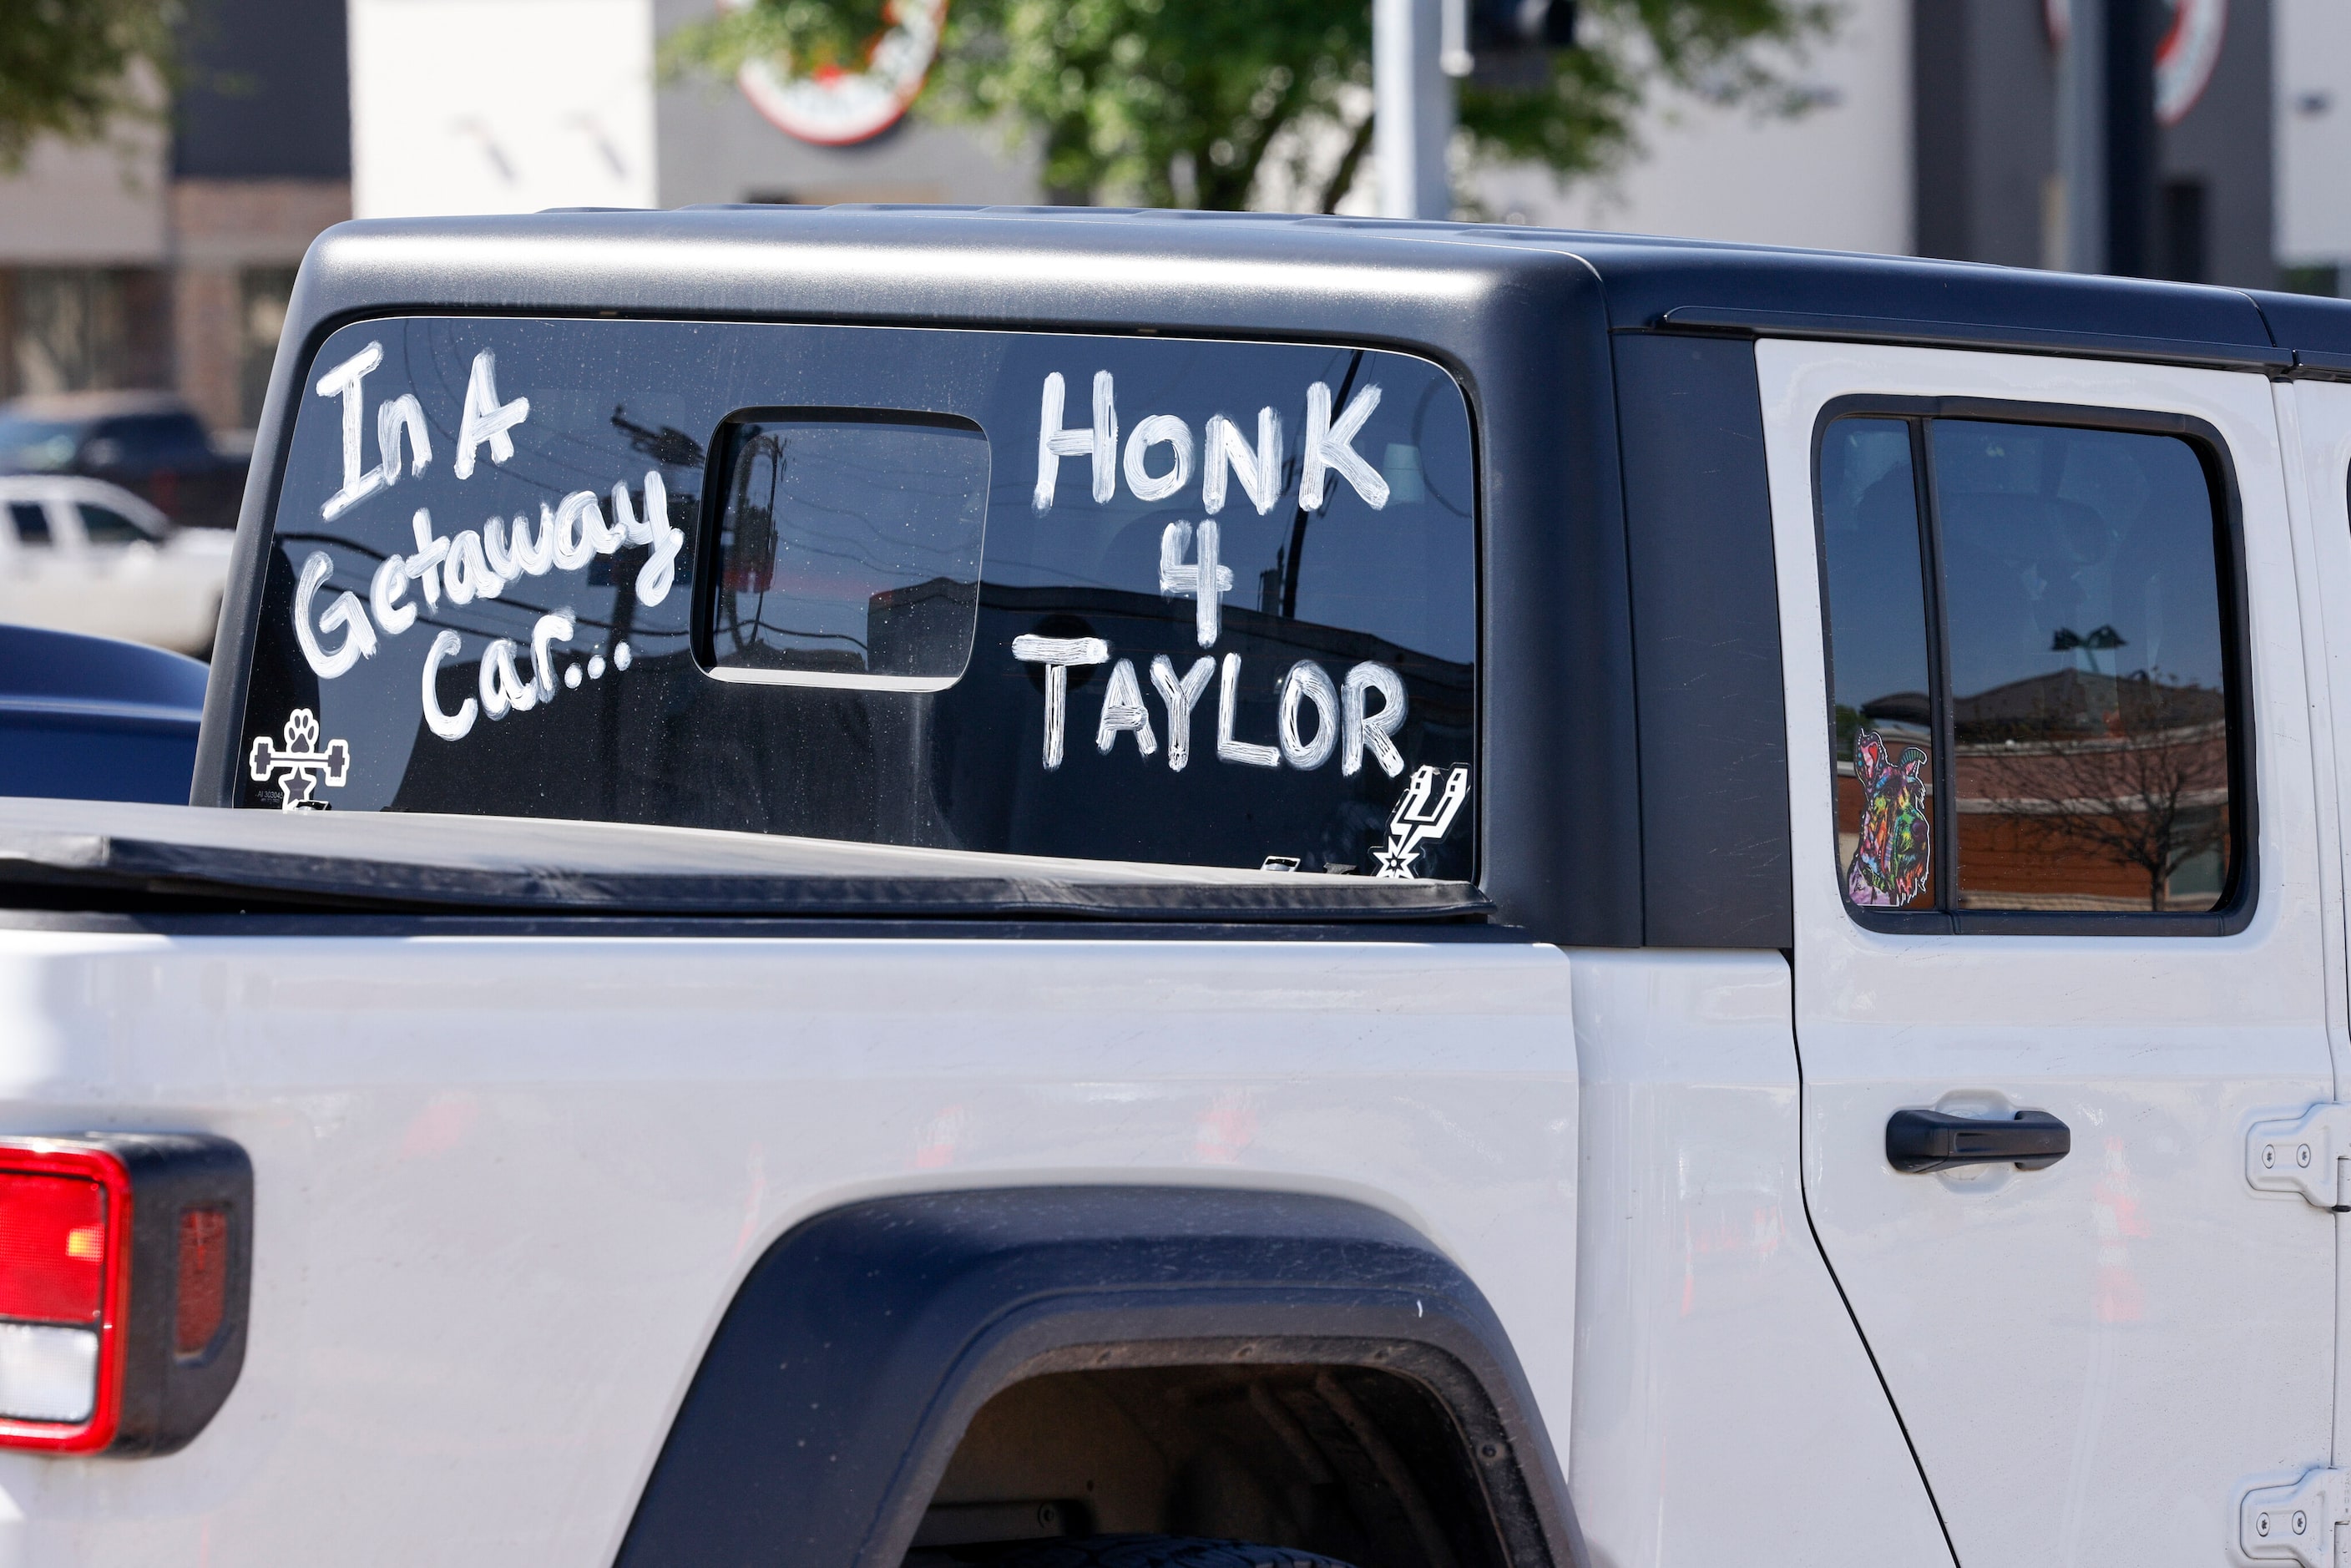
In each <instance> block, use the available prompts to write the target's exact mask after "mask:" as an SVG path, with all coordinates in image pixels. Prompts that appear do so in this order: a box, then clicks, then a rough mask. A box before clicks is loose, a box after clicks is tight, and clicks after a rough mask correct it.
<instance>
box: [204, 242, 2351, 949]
mask: <svg viewBox="0 0 2351 1568" xmlns="http://www.w3.org/2000/svg"><path fill="white" fill-rule="evenodd" d="M419 312H426V313H434V314H448V313H465V312H482V313H496V314H517V315H551V316H566V315H617V316H630V317H644V318H705V319H747V320H759V319H766V320H782V321H804V322H859V323H870V324H881V325H891V324H895V325H914V324H921V325H936V326H954V327H964V328H990V327H996V328H1007V329H1013V328H1018V329H1023V330H1029V331H1034V330H1039V329H1045V330H1051V329H1069V330H1073V331H1076V330H1082V331H1086V332H1095V333H1100V332H1121V331H1134V332H1158V333H1167V334H1182V335H1186V336H1206V337H1231V338H1250V339H1270V340H1289V341H1309V342H1311V341H1331V342H1343V343H1347V344H1353V345H1371V346H1383V347H1391V348H1396V349H1401V350H1409V351H1412V352H1415V353H1418V354H1421V355H1424V356H1426V357H1427V358H1430V359H1432V360H1435V361H1438V362H1439V363H1441V364H1443V365H1445V366H1446V367H1447V370H1449V371H1451V372H1452V373H1453V374H1454V375H1455V376H1457V377H1458V379H1459V381H1460V382H1461V384H1462V386H1463V388H1464V390H1465V392H1467V394H1468V399H1469V403H1470V408H1471V413H1472V418H1473V422H1474V427H1475V433H1476V440H1477V444H1478V449H1479V469H1480V473H1479V481H1480V486H1479V488H1480V528H1481V547H1480V548H1481V552H1482V559H1481V561H1480V578H1481V619H1482V622H1483V632H1482V646H1481V648H1480V651H1479V691H1480V707H1481V714H1480V723H1479V731H1480V734H1481V737H1482V738H1481V740H1480V743H1479V744H1480V749H1481V753H1482V755H1481V758H1480V788H1479V792H1478V795H1477V797H1476V800H1477V802H1478V810H1479V841H1480V843H1481V844H1482V845H1483V850H1482V855H1481V864H1482V867H1483V874H1482V880H1483V883H1484V886H1485V888H1486V891H1487V892H1488V893H1489V894H1490V895H1491V896H1492V897H1493V899H1494V900H1495V903H1496V905H1497V907H1498V910H1499V915H1500V916H1501V918H1503V919H1506V920H1509V921H1511V922H1513V923H1515V924H1517V925H1520V926H1522V927H1524V928H1525V929H1527V930H1528V931H1529V932H1531V934H1533V935H1534V936H1537V937H1538V938H1540V939H1541V940H1546V941H1554V942H1561V943H1567V944H1576V945H1593V946H1638V945H1642V944H1645V943H1646V944H1650V945H1667V946H1733V947H1784V946H1788V945H1789V943H1790V941H1791V940H1792V936H1791V920H1792V917H1791V914H1790V895H1789V887H1788V867H1789V860H1788V847H1787V836H1788V810H1787V770H1786V758H1785V720H1784V716H1783V712H1784V710H1783V705H1782V683H1781V672H1780V657H1779V630H1778V612H1777V608H1776V602H1775V598H1774V589H1773V571H1772V564H1771V530H1770V512H1769V501H1768V495H1767V492H1766V488H1765V484H1764V476H1763V469H1762V459H1761V408H1760V405H1759V402H1758V394H1757V390H1756V385H1755V381H1754V373H1753V359H1752V350H1751V348H1750V346H1749V344H1748V342H1747V340H1751V339H1752V338H1755V337H1758V336H1765V335H1770V336H1793V337H1813V338H1832V339H1850V340H1873V341H1886V342H1906V343H1922V344H1942V345H1952V346H1967V347H1976V348H1986V349H2001V350H2021V351H2026V352H2040V353H2062V354H2069V355H2086V356H2095V357H2102V358H2116V359H2126V360H2145V361H2156V362H2162V363H2170V364H2187V365H2201V366H2210V367H2215V368H2227V369H2238V370H2248V371H2261V372H2263V373H2266V374H2269V375H2273V376H2281V377H2283V376H2294V375H2329V374H2343V375H2346V376H2351V302H2333V301H2322V300H2312V299H2302V298H2294V297H2289V296H2277V295H2262V296H2258V297H2256V296H2253V295H2250V294H2246V293H2242V292H2239V291H2234V290H2229V289H2220V288H2210V287H2195V286H2189V285H2180V284H2168V283H2153V282H2142V281H2137V280H2124V279H2114V278H2095V277H2075V276H2070V275H2064V274H2050V273H2036V272H2025V271H2018V270H2012V269H2008V268H2001V267H1982V266H1976V265H1971V264H1962V263H1952V262H1938V261H1919V260H1910V259H1904V258H1896V257H1886V256H1858V255H1838V254H1828V253H1820V252H1809V251H1796V250H1785V249H1776V248H1771V247H1764V246H1728V245H1717V244H1708V243H1701V242H1696V241H1684V240H1664V239H1644V238H1637V237H1631V236H1625V235H1588V234H1572V233H1562V232H1556V231H1550V230H1540V229H1530V228H1518V227H1506V226H1478V225H1457V224H1446V223H1399V222H1387V221H1380V220H1368V219H1349V218H1326V217H1304V218H1301V217H1291V216H1287V215H1280V214H1194V213H1165V212H1122V211H1112V210H1104V209H1087V208H1062V207H1049V208H1000V207H988V208H956V207H888V206H860V207H831V208H794V207H781V206H769V205H762V206H741V207H693V208H686V209H683V210H679V211H674V212H635V211H604V210H581V211H569V212H555V213H544V214H536V215H532V216H514V217H475V218H441V219H431V220H422V219H419V220H402V221H377V222H361V223H350V224H343V225H338V226H336V227H335V228H332V229H329V231H327V233H325V234H324V235H320V236H319V239H318V241H317V242H316V243H315V244H314V245H313V246H311V249H310V253H309V256H308V258H307V259H306V261H305V262H304V264H303V267H302V271H301V275H300V277H299V279H298V283H297V285H296V287H295V291H294V297H293V301H292V306H291V309H290V313H289V316H288V319H287V333H286V336H285V337H284V339H283V340H282V347H281V350H280V352H279V355H278V359H277V367H276V370H275V371H274V372H273V375H272V378H271V382H270V390H269V395H268V399H267V402H266V406H265V410H264V413H263V416H262V419H261V421H260V428H259V432H258V439H257V441H256V448H255V453H256V475H257V476H260V477H261V478H262V480H263V482H261V483H256V484H254V485H252V486H249V487H248V489H247V492H246V499H245V510H244V514H243V517H242V521H241V524H240V527H239V529H238V538H237V546H236V557H235V566H234V567H233V569H232V571H231V575H230V581H229V585H228V602H227V606H226V610H225V614H224V617H223V627H224V635H223V637H222V640H221V644H220V648H219V652H218V654H217V658H216V664H215V666H214V668H215V669H216V670H217V671H219V672H220V673H221V675H222V678H219V679H216V680H214V682H213V683H212V685H211V689H210V694H209V696H208V699H207V705H206V710H205V722H204V735H203V740H202V743H201V745H200V747H199V751H198V758H197V767H196V784H195V789H194V791H193V801H194V803H195V804H198V805H225V804H227V803H228V801H229V800H230V799H231V794H230V791H231V789H232V787H233V780H234V778H235V766H236V763H237V760H238V758H237V753H238V736H239V734H240V731H241V728H242V725H243V718H244V715H243V711H242V710H243V705H244V701H245V691H246V680H247V675H248V673H249V670H250V666H251V664H252V659H253V652H254V638H255V632H256V613H255V612H256V596H257V594H258V591H259V585H260V583H261V580H262V571H263V567H264V564H265V554H266V549H265V547H266V543H267V538H268V532H269V527H270V519H271V517H272V516H273V514H274V512H275V508H276V500H277V497H276V494H275V480H274V476H275V475H276V474H277V472H278V471H279V469H280V466H281V457H282V454H283V452H284V449H285V444H286V442H287V439H288V437H289V436H290V434H291V429H292V415H293V413H294V411H295V408H296V405H297V403H298V391H299V388H300V385H301V382H300V381H299V380H298V376H301V375H306V374H307V371H308V365H309V360H310V356H311V353H312V352H313V351H314V350H315V349H316V347H317V346H318V344H319V342H320V341H321V340H323V339H324V338H325V336H326V335H327V334H328V333H329V332H330V331H331V330H333V329H335V328H336V327H338V326H340V325H341V324H343V323H345V322H348V321H350V320H353V319H361V318H366V317H371V316H389V315H400V314H413V313H419Z"/></svg>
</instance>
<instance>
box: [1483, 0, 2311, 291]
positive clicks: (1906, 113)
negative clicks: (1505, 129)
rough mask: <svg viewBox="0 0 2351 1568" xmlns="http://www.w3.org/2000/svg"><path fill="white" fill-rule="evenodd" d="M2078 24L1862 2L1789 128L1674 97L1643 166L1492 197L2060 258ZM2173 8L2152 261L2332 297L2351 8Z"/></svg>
mask: <svg viewBox="0 0 2351 1568" xmlns="http://www.w3.org/2000/svg"><path fill="white" fill-rule="evenodd" d="M2170 15H2171V16H2172V18H2173V20H2174V21H2175V22H2176V23H2177V24H2178V25H2179V33H2178V35H2177V37H2174V38H2173V39H2172V40H2171V48H2170V52H2169V54H2168V57H2167V60H2166V69H2165V72H2164V74H2163V75H2161V76H2160V77H2159V78H2158V79H2159V81H2161V82H2162V83H2163V94H2162V96H2164V98H2165V108H2166V110H2167V111H2168V116H2167V117H2168V121H2169V122H2168V123H2167V124H2165V125H2164V126H2163V128H2162V130H2161V131H2160V132H2159V136H2158V141H2159V147H2158V171H2159V172H2158V192H2157V212H2156V225H2155V226H2156V233H2155V235H2154V236H2153V238H2154V246H2153V255H2154V257H2155V264H2156V265H2155V270H2156V271H2157V272H2158V274H2159V275H2160V276H2163V277H2172V278H2178V279H2182V280H2186V281H2192V282H2205V283H2220V284H2230V285H2234V286H2237V287H2261V288H2268V287H2278V286H2279V284H2280V283H2281V281H2283V282H2285V283H2288V284H2290V285H2292V286H2294V287H2315V288H2319V289H2322V290H2324V291H2327V292H2332V291H2334V288H2335V284H2336V282H2337V280H2338V279H2340V278H2343V277H2346V276H2351V180H2346V178H2345V175H2344V171H2345V170H2346V169H2351V11H2346V8H2345V5H2344V0H2178V3H2177V5H2176V6H2175V7H2174V9H2173V10H2172V12H2171V13H2170ZM2063 24H2064V0H1851V3H1850V4H1849V5H1847V6H1846V7H1845V10H1844V18H1843V20H1842V21H1841V22H1840V24H1839V25H1838V27H1837V30H1836V33H1835V34H1834V37H1831V38H1830V39H1829V40H1828V41H1826V42H1825V43H1823V44H1820V45H1817V46H1815V47H1813V48H1812V49H1810V50H1809V51H1807V52H1806V54H1805V55H1804V56H1803V57H1801V58H1800V59H1799V60H1798V61H1796V62H1794V63H1793V65H1792V68H1791V74H1792V78H1793V79H1794V81H1795V82H1796V84H1797V85H1798V88H1799V89H1800V93H1799V96H1800V98H1801V99H1802V100H1803V101H1804V102H1805V103H1806V105H1807V107H1806V109H1805V110H1804V112H1802V113H1801V114H1799V115H1798V116H1796V117H1795V118H1793V119H1787V120H1758V119H1757V118H1756V116H1755V115H1754V114H1753V113H1752V112H1751V111H1750V110H1746V109H1741V108H1737V107H1722V106H1719V105H1715V104H1711V103H1708V101H1706V99H1704V98H1703V97H1701V96H1698V95H1686V94H1685V95H1669V96H1667V98H1666V99H1664V100H1663V101H1662V102H1660V103H1659V104H1658V105H1657V107H1656V110H1655V112H1654V113H1652V114H1651V116H1650V117H1649V118H1648V120H1647V121H1646V124H1645V126H1644V129H1643V140H1644V142H1645V144H1646V150H1647V156H1646V157H1645V158H1643V159H1642V160H1641V161H1639V162H1636V163H1635V164H1633V165H1632V166H1631V167H1629V168H1628V169H1626V170H1625V171H1623V172H1621V173H1619V174H1617V175H1616V176H1614V177H1613V178H1611V179H1606V180H1602V181H1597V182H1593V183H1590V184H1588V185H1586V186H1583V187H1581V188H1578V189H1576V190H1573V191H1571V192H1569V193H1559V192H1557V191H1555V190H1553V189H1552V188H1551V187H1550V182H1549V181H1548V180H1547V179H1545V178H1543V177H1542V176H1540V175H1534V174H1513V173H1501V174H1493V175H1488V176H1486V177H1485V178H1484V180H1483V181H1482V182H1481V183H1480V186H1479V193H1480V194H1481V195H1482V196H1483V198H1484V204H1485V205H1486V206H1487V207H1488V208H1489V210H1491V211H1494V212H1496V213H1497V214H1498V215H1499V214H1511V215H1522V216H1524V217H1525V218H1526V219H1527V220H1528V221H1531V222H1536V223H1552V224H1561V225H1566V226H1571V227H1600V228H1610V229H1622V230H1629V231H1642V232H1649V233H1658V234H1672V235H1689V236H1692V237H1696V238H1706V239H1729V240H1742V241H1752V242H1759V243H1762V244H1778V245H1807V246H1831V247H1837V248H1853V249H1860V250H1876V251H1891V252H1907V253H1911V254H1915V255H1921V256H1944V257H1949V258H1951V259H1954V260H1962V261H1983V262H1993V263H2000V264H2003V265H2007V266H2012V267H2055V266H2060V265H2062V264H2063V259H2064V226H2063V225H2064V212H2065V202H2064V185H2063V182H2062V180H2061V178H2060V176H2059V173H2058V131H2057V115H2058V108H2057V106H2058V71H2059V67H2060V63H2061V55H2060V46H2059V44H2058V42H2057V38H2056V34H2057V32H2058V30H2059V28H2061V27H2062V26H2063ZM2281 100H2283V101H2281ZM2282 267H2283V270H2282Z"/></svg>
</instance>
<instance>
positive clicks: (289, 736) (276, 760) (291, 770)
mask: <svg viewBox="0 0 2351 1568" xmlns="http://www.w3.org/2000/svg"><path fill="white" fill-rule="evenodd" d="M282 733H283V735H284V737H285V741H286V744H285V746H284V747H282V748H281V747H279V746H277V743H275V742H274V741H272V740H271V739H270V738H269V737H267V736H266V735H256V736H255V737H253V750H252V752H251V754H250V755H249V756H248V757H247V758H246V767H247V769H248V771H250V772H251V773H252V775H253V778H254V781H255V782H256V783H260V784H275V785H277V790H278V801H277V809H278V810H281V811H324V810H328V809H329V807H330V805H331V804H332V802H330V801H327V800H319V798H318V789H319V785H321V784H324V785H325V786H327V788H329V789H341V788H342V787H343V786H344V785H345V784H346V783H348V782H350V776H351V748H350V743H349V742H348V741H343V740H330V741H329V742H327V744H326V745H325V746H324V747H320V746H319V716H318V715H316V714H314V713H312V712H311V711H310V710H309V709H308V708H306V707H298V708H296V709H295V710H294V711H293V712H292V713H290V714H287V716H286V727H285V729H284V731H283V732H282Z"/></svg>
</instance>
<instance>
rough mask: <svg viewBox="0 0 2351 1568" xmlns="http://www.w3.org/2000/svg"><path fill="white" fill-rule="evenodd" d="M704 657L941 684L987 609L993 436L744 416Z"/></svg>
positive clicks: (959, 670)
mask: <svg viewBox="0 0 2351 1568" xmlns="http://www.w3.org/2000/svg"><path fill="white" fill-rule="evenodd" d="M727 443H728V445H727V464H728V469H727V474H726V481H725V483H726V490H725V492H724V493H725V495H726V507H725V511H724V513H723V514H722V515H721V517H720V519H719V531H718V571H717V572H716V581H715V583H714V584H713V588H712V592H713V593H714V595H715V600H714V602H713V604H712V614H711V628H712V630H711V648H710V664H711V669H712V672H713V673H714V674H717V675H718V676H720V677H721V678H722V679H727V680H741V681H765V682H773V683H778V684H784V685H837V686H863V687H868V688H879V687H889V688H893V689H897V690H902V691H943V690H945V689H946V687H948V686H950V685H954V684H955V683H956V680H957V679H958V678H960V677H961V675H962V674H963V672H964V667H965V665H966V664H968V663H969V662H970V659H971V647H972V639H973V635H974V632H975V631H976V629H977V623H978V613H979V548H980V535H981V532H982V528H983V525H984V524H985V522H986V520H987V437H986V436H985V435H983V434H980V432H979V430H978V428H977V426H974V425H970V424H967V423H884V422H883V421H880V420H872V419H841V418H838V417H834V418H830V419H827V418H813V419H810V418H802V419H793V418H773V419H756V420H743V421H737V422H736V423H734V424H733V425H731V426H730V427H729V430H728V432H727Z"/></svg>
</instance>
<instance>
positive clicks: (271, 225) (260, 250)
mask: <svg viewBox="0 0 2351 1568" xmlns="http://www.w3.org/2000/svg"><path fill="white" fill-rule="evenodd" d="M170 215H171V233H172V264H173V265H172V367H173V371H174V375H173V380H174V382H175V383H176V385H177V386H178V389H179V392H180V395H181V396H183V397H184V398H186V399H187V400H188V402H190V403H192V404H193V405H194V407H195V410H196V413H197V414H198V415H199V416H200V417H201V418H203V420H204V423H206V424H209V425H211V426H213V427H214V428H215V429H236V428H240V427H247V426H250V425H251V424H252V423H253V422H254V420H255V418H256V416H257V415H258V413H259V412H260V394H261V390H262V387H263V385H264V384H266V376H267V373H268V364H269V360H270V357H271V356H272V354H274V352H275V351H276V349H277V334H278V331H279V329H281V328H282V327H283V326H284V325H285V321H286V298H287V292H288V291H289V290H290V289H291V288H292V287H293V280H294V271H295V268H296V267H298V266H299V265H300V264H301V260H302V253H303V252H304V251H306V250H308V248H309V246H310V242H311V241H312V240H313V239H315V238H317V237H318V235H319V231H320V230H321V229H324V228H326V227H327V226H328V225H330V224H338V223H340V222H342V221H343V220H344V219H345V218H348V217H350V215H351V188H350V185H348V184H346V183H343V182H342V181H340V180H332V181H329V180H180V181H176V182H174V183H173V184H172V191H171V202H170Z"/></svg>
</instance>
